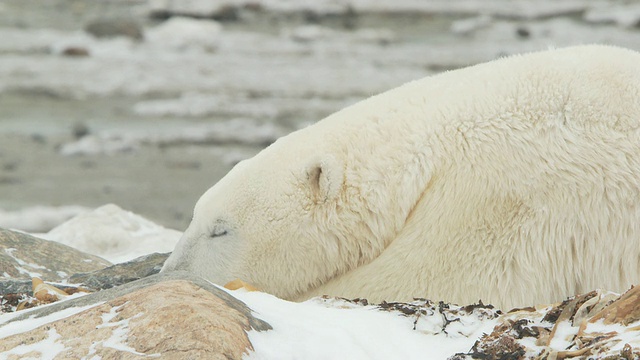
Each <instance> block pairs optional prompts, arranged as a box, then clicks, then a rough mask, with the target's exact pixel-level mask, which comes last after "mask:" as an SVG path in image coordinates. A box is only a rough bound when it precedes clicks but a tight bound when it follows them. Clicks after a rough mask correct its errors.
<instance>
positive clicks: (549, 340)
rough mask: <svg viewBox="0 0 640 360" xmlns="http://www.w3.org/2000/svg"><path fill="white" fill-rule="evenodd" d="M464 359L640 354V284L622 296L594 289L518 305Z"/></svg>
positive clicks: (461, 356) (626, 356)
mask: <svg viewBox="0 0 640 360" xmlns="http://www.w3.org/2000/svg"><path fill="white" fill-rule="evenodd" d="M499 320H500V321H499V323H498V325H496V326H495V327H494V329H493V331H492V332H491V334H488V335H485V336H483V337H482V338H481V339H480V340H479V341H477V342H476V344H475V345H474V346H473V348H472V349H471V350H470V351H469V352H468V353H466V354H456V355H454V356H452V357H451V358H450V359H451V360H463V359H495V358H500V359H567V358H575V359H584V358H586V356H589V357H588V358H590V359H591V358H594V359H596V358H597V359H603V358H607V359H638V358H640V337H639V336H638V334H637V331H638V327H637V322H638V320H640V288H639V287H634V288H632V289H631V290H629V291H628V292H626V293H625V294H623V295H622V296H619V295H616V294H613V293H607V292H602V291H599V290H595V291H591V292H588V293H586V294H582V295H577V296H574V297H571V298H569V299H567V300H565V301H563V302H562V303H558V304H554V305H550V306H547V305H541V306H537V307H530V308H526V309H515V310H512V311H511V312H509V313H507V314H505V315H503V316H502V317H501V318H500V319H499Z"/></svg>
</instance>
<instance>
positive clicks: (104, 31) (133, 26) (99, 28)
mask: <svg viewBox="0 0 640 360" xmlns="http://www.w3.org/2000/svg"><path fill="white" fill-rule="evenodd" d="M85 31H86V32H88V33H89V34H91V35H93V36H95V37H97V38H112V37H118V36H123V37H128V38H131V39H134V40H142V39H143V38H144V32H143V30H142V27H141V26H140V25H139V24H138V23H137V22H136V21H134V20H128V19H100V20H95V21H93V22H91V23H89V24H87V26H85Z"/></svg>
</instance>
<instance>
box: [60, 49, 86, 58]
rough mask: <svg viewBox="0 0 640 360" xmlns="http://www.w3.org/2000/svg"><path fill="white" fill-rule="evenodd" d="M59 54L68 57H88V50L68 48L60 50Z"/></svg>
mask: <svg viewBox="0 0 640 360" xmlns="http://www.w3.org/2000/svg"><path fill="white" fill-rule="evenodd" d="M60 54H62V55H64V56H69V57H87V56H89V50H88V49H87V48H85V47H82V46H69V47H66V48H64V49H62V51H61V53H60Z"/></svg>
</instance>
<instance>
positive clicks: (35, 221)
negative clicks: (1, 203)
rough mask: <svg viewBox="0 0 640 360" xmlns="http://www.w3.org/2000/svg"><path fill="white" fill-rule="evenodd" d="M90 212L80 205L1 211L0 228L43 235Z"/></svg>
mask: <svg viewBox="0 0 640 360" xmlns="http://www.w3.org/2000/svg"><path fill="white" fill-rule="evenodd" d="M89 210H90V209H89V208H87V207H84V206H78V205H66V206H45V205H37V206H33V207H27V208H24V209H20V210H13V211H8V210H2V209H0V227H3V228H6V229H16V230H21V231H25V232H29V233H42V232H47V231H49V230H51V229H53V228H54V227H56V226H58V225H60V224H61V223H63V222H65V221H67V220H69V219H71V218H72V217H74V216H76V215H78V214H82V213H85V212H87V211H89Z"/></svg>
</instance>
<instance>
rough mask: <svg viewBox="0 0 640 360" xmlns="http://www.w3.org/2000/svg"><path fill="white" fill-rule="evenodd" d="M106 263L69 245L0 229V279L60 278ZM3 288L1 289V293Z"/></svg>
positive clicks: (97, 267) (99, 267)
mask: <svg viewBox="0 0 640 360" xmlns="http://www.w3.org/2000/svg"><path fill="white" fill-rule="evenodd" d="M109 265H111V263H110V262H108V261H106V260H104V259H102V258H100V257H97V256H94V255H90V254H87V253H84V252H82V251H79V250H76V249H74V248H71V247H69V246H66V245H63V244H60V243H57V242H54V241H48V240H43V239H39V238H36V237H34V236H31V235H28V234H25V233H21V232H16V231H11V230H6V229H2V228H0V280H17V279H25V280H29V281H30V280H31V278H32V277H39V278H41V279H43V280H48V281H60V280H62V279H65V278H66V277H67V276H69V274H75V273H79V272H90V271H94V270H98V269H103V268H105V267H107V266H109ZM4 291H5V288H4V287H3V288H2V292H4Z"/></svg>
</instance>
